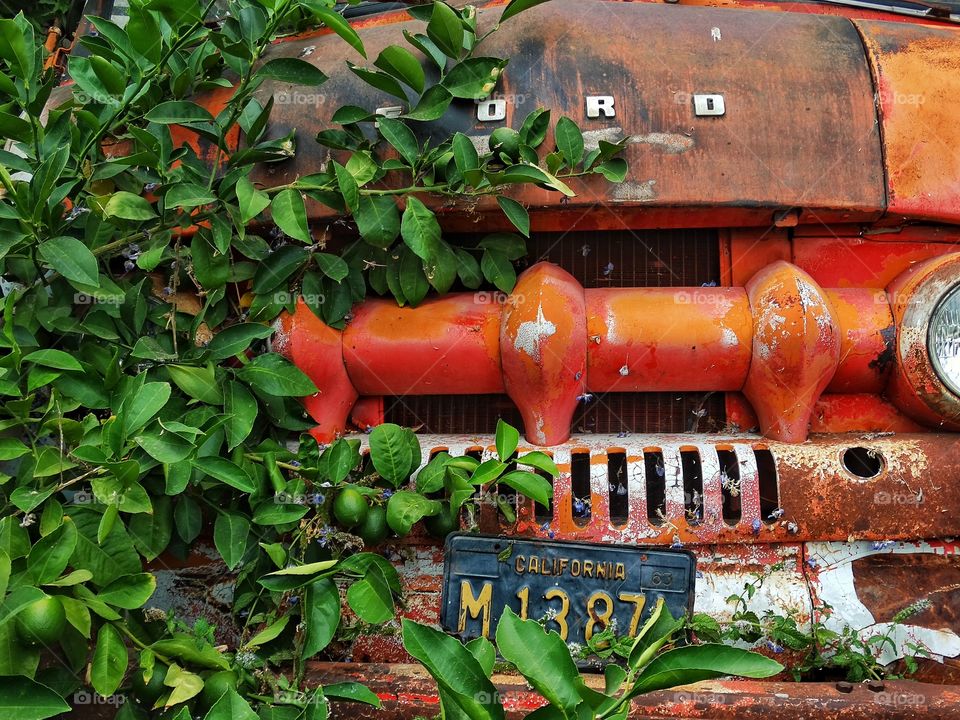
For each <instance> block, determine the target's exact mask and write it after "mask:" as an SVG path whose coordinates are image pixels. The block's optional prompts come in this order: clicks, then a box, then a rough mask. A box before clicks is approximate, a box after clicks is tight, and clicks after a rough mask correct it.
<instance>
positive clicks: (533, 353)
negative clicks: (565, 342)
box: [513, 303, 557, 362]
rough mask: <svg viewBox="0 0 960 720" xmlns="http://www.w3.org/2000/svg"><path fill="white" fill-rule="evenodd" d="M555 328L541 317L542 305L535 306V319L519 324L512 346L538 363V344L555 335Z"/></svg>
mask: <svg viewBox="0 0 960 720" xmlns="http://www.w3.org/2000/svg"><path fill="white" fill-rule="evenodd" d="M556 332H557V326H556V325H554V324H553V323H552V322H550V321H549V320H547V319H546V318H545V317H544V315H543V303H540V304H539V305H538V306H537V319H536V320H527V321H526V322H522V323H520V327H518V328H517V339H516V340H515V341H514V344H513V346H514V347H515V348H516V349H517V350H519V351H520V352H524V353H526V354H527V355H529V356H530V357H532V358H533V359H534V360H536V361H537V362H540V343H542V342H543V341H544V340H545V339H546V338H548V337H550V336H551V335H554V334H556Z"/></svg>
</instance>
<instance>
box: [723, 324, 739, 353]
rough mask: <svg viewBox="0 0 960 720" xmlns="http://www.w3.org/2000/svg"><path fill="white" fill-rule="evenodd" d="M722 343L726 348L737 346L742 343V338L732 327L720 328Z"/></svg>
mask: <svg viewBox="0 0 960 720" xmlns="http://www.w3.org/2000/svg"><path fill="white" fill-rule="evenodd" d="M720 344H721V345H722V346H723V347H725V348H735V347H737V346H738V345H739V344H740V338H738V337H737V334H736V333H735V332H734V331H733V330H731V329H730V328H720Z"/></svg>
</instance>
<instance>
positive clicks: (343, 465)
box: [322, 438, 360, 484]
mask: <svg viewBox="0 0 960 720" xmlns="http://www.w3.org/2000/svg"><path fill="white" fill-rule="evenodd" d="M322 463H323V464H324V467H325V468H326V474H327V477H328V478H329V479H330V480H331V481H332V482H333V483H334V484H337V483H341V482H343V481H344V479H346V477H347V475H349V474H350V471H351V470H353V469H354V468H355V467H357V466H358V465H359V464H360V453H359V452H358V451H357V448H356V446H355V444H354V443H350V442H348V441H347V440H345V439H343V438H340V439H339V440H337V441H336V442H335V443H333V444H332V445H330V446H329V447H328V448H327V449H326V450H324V451H323V459H322Z"/></svg>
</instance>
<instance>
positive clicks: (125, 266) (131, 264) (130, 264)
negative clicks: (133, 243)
mask: <svg viewBox="0 0 960 720" xmlns="http://www.w3.org/2000/svg"><path fill="white" fill-rule="evenodd" d="M136 266H137V264H136V263H135V262H134V261H133V260H127V261H125V262H124V263H123V269H124V270H126V271H127V272H131V271H132V270H133V269H134V268H135V267H136Z"/></svg>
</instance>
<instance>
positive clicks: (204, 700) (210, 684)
mask: <svg viewBox="0 0 960 720" xmlns="http://www.w3.org/2000/svg"><path fill="white" fill-rule="evenodd" d="M238 682H239V678H238V677H237V674H236V673H235V672H233V670H219V671H217V672H215V673H213V674H212V675H208V676H207V677H205V678H204V679H203V690H201V691H200V704H201V705H202V706H203V707H205V708H207V709H210V708H211V707H213V705H214V703H215V702H217V700H219V699H220V697H221V696H222V695H223V694H224V693H225V692H226V691H227V690H236V689H237V683H238Z"/></svg>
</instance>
